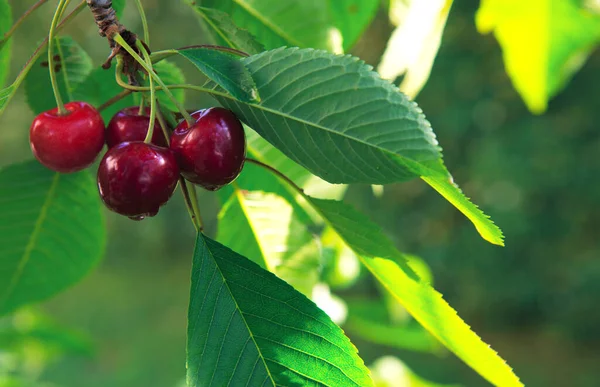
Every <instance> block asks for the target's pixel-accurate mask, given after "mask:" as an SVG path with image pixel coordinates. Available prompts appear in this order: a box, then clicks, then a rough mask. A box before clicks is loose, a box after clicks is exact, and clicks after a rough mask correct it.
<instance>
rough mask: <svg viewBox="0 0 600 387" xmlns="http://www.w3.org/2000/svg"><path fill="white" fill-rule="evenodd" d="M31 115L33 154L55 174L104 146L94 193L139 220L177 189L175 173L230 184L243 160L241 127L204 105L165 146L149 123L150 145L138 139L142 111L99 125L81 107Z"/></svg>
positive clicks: (87, 161) (208, 183)
mask: <svg viewBox="0 0 600 387" xmlns="http://www.w3.org/2000/svg"><path fill="white" fill-rule="evenodd" d="M65 108H66V110H67V111H68V113H67V114H62V115H61V114H59V111H58V108H55V109H52V110H49V111H46V112H44V113H41V114H39V115H38V116H37V117H36V118H35V120H34V121H33V124H32V125H31V129H30V137H29V142H30V145H31V149H32V151H33V154H34V155H35V157H36V158H37V159H38V160H39V161H40V162H41V163H42V164H43V165H45V166H46V167H48V168H50V169H52V170H54V171H57V172H62V173H69V172H76V171H79V170H82V169H84V168H86V167H88V166H89V165H91V164H92V163H93V162H94V161H95V160H96V158H97V156H98V154H99V153H100V152H101V150H102V148H103V147H104V143H105V142H106V144H107V146H108V151H107V152H106V154H105V155H104V157H103V159H102V161H101V162H100V166H99V168H98V190H99V192H100V197H101V198H102V201H103V202H104V204H105V205H106V206H107V207H108V208H109V209H110V210H112V211H115V212H117V213H119V214H122V215H125V216H128V217H130V218H132V219H136V220H141V219H143V218H145V217H148V216H154V215H156V214H157V213H158V210H159V207H160V206H162V205H163V204H165V203H166V202H167V201H168V200H169V198H170V197H171V195H172V194H173V191H174V190H175V188H176V186H177V182H178V180H179V176H180V174H181V176H183V177H184V178H185V179H187V180H188V181H190V182H192V183H195V184H198V185H200V186H202V187H204V188H206V189H208V190H212V191H214V190H217V189H219V188H221V187H222V186H224V185H226V184H229V183H231V182H232V181H233V180H234V179H235V178H236V177H237V176H238V175H239V174H240V172H241V170H242V167H243V164H244V160H245V156H246V139H245V135H244V128H243V126H242V124H241V123H240V121H239V120H238V118H237V117H236V116H235V115H234V114H233V113H232V112H231V111H229V110H227V109H223V108H218V107H215V108H210V109H206V110H200V111H197V112H195V113H193V114H192V118H193V119H194V121H195V123H194V124H193V125H191V126H190V125H188V122H187V121H185V120H183V121H181V122H180V123H179V125H177V127H176V128H175V129H174V130H173V133H172V134H171V141H170V145H169V146H168V145H167V141H166V139H165V137H164V135H163V133H162V131H161V130H160V125H159V123H158V122H155V123H154V134H153V136H152V141H151V143H150V144H147V143H145V142H144V141H143V140H144V139H145V137H146V134H147V131H148V127H149V124H150V116H149V109H146V110H145V111H143V110H141V109H140V108H139V107H130V108H126V109H123V110H121V111H120V112H118V113H117V114H115V116H114V117H112V119H111V121H110V123H109V124H108V126H107V127H106V128H105V126H104V121H103V120H102V117H101V116H100V113H99V112H98V111H97V110H96V109H95V108H94V107H92V106H91V105H89V104H87V103H85V102H70V103H68V104H66V105H65Z"/></svg>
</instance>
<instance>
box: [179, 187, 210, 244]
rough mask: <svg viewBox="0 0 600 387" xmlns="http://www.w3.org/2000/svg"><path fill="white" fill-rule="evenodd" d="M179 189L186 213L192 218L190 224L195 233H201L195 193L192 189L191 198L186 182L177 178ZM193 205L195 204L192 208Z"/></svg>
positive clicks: (200, 220)
mask: <svg viewBox="0 0 600 387" xmlns="http://www.w3.org/2000/svg"><path fill="white" fill-rule="evenodd" d="M179 187H180V188H181V193H182V194H183V201H184V202H185V205H186V207H187V210H188V213H189V214H190V218H192V223H193V224H194V228H196V231H197V232H201V231H202V230H203V229H204V227H203V226H202V219H201V218H200V211H198V202H197V201H196V200H195V196H196V191H195V189H194V187H193V186H192V189H193V196H194V198H192V191H191V190H190V189H189V188H190V187H189V186H188V182H187V181H186V180H185V179H184V178H183V177H180V178H179ZM194 203H195V204H196V205H195V206H194Z"/></svg>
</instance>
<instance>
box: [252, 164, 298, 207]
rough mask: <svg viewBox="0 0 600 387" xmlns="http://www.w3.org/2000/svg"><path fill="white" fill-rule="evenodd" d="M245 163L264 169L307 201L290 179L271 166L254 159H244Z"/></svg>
mask: <svg viewBox="0 0 600 387" xmlns="http://www.w3.org/2000/svg"><path fill="white" fill-rule="evenodd" d="M246 162H247V163H250V164H254V165H258V166H259V167H261V168H264V169H266V170H267V171H269V172H271V173H272V174H274V175H275V176H277V177H279V178H280V179H281V180H283V181H285V182H286V183H287V184H288V185H289V186H290V187H292V188H293V189H294V190H295V191H296V192H298V193H299V194H300V195H301V196H302V197H304V198H305V199H308V197H307V196H306V194H305V193H304V190H303V189H302V188H301V187H300V186H299V185H298V184H296V183H294V181H293V180H292V179H290V178H289V177H287V176H286V175H285V174H283V173H282V172H280V171H278V170H277V169H275V168H273V167H272V166H270V165H267V164H265V163H263V162H261V161H258V160H255V159H249V158H246Z"/></svg>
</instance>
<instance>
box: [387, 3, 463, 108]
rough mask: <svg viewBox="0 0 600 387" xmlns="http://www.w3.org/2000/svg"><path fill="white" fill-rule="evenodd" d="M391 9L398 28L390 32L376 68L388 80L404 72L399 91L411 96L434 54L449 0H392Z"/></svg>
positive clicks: (423, 79) (426, 73) (422, 83)
mask: <svg viewBox="0 0 600 387" xmlns="http://www.w3.org/2000/svg"><path fill="white" fill-rule="evenodd" d="M395 3H402V5H403V7H400V6H399V5H397V6H396V7H393V8H392V9H391V12H396V13H399V14H400V15H394V18H392V19H399V20H396V22H397V23H398V27H397V28H396V30H395V31H394V32H393V33H392V36H391V38H390V40H389V42H388V44H387V48H386V51H385V53H384V54H383V57H382V58H381V62H380V64H379V67H378V68H377V71H378V72H379V74H381V76H382V77H383V78H385V79H389V80H390V81H393V80H395V79H396V78H397V77H399V76H401V75H404V78H403V79H402V83H401V84H400V87H399V88H400V91H402V92H403V93H405V94H406V95H408V96H409V97H411V98H412V99H414V98H415V97H416V96H417V94H418V93H419V92H420V91H421V89H422V88H423V86H425V83H426V82H427V79H428V78H429V74H430V73H431V68H432V66H433V62H434V60H435V57H436V55H437V52H438V49H439V47H440V43H441V40H442V33H443V32H444V26H445V25H446V20H447V18H448V13H449V11H450V7H451V6H452V0H410V1H408V3H407V2H406V1H403V0H396V1H395Z"/></svg>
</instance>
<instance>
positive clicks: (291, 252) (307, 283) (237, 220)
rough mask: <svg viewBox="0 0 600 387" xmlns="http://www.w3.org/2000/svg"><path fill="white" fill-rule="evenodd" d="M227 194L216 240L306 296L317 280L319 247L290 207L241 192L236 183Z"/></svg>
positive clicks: (267, 197)
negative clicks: (227, 198) (227, 197)
mask: <svg viewBox="0 0 600 387" xmlns="http://www.w3.org/2000/svg"><path fill="white" fill-rule="evenodd" d="M228 191H231V192H230V195H229V200H227V201H226V203H225V205H224V206H223V208H222V210H221V213H220V214H219V228H218V230H219V232H218V235H217V240H218V241H219V242H220V243H222V244H224V245H225V246H228V247H229V248H230V249H232V250H234V251H235V252H237V253H238V254H241V255H243V256H245V257H248V259H250V260H252V261H253V262H255V263H257V264H258V265H260V266H261V267H263V268H264V269H267V270H269V271H271V272H273V273H275V274H277V276H279V278H281V279H283V280H284V281H286V282H287V283H289V284H290V285H292V286H293V287H294V288H296V289H297V290H299V291H300V292H302V293H303V294H304V295H306V296H310V295H311V294H312V290H313V287H314V286H315V284H316V283H317V282H318V279H319V270H320V260H319V258H320V251H319V245H318V244H317V241H316V240H315V238H314V237H313V235H312V234H311V233H310V232H309V230H308V229H307V227H306V226H305V225H304V224H303V223H302V222H301V221H300V220H299V219H298V218H297V217H296V216H295V214H294V207H293V206H292V205H291V204H290V203H288V202H287V201H286V200H285V199H283V198H281V197H280V196H277V195H275V194H272V193H264V192H259V191H253V192H249V191H246V190H241V189H240V188H239V186H238V185H237V183H233V187H232V188H230V189H229V190H228Z"/></svg>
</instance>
